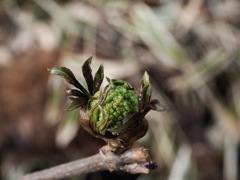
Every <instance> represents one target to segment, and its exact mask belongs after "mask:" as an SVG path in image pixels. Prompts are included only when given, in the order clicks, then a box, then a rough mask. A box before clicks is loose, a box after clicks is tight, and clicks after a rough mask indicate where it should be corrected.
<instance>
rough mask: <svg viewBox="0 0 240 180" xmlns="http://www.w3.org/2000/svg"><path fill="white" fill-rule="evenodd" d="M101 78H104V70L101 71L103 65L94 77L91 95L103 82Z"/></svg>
mask: <svg viewBox="0 0 240 180" xmlns="http://www.w3.org/2000/svg"><path fill="white" fill-rule="evenodd" d="M103 78H104V69H103V65H101V66H100V67H99V68H98V70H97V72H96V74H95V76H94V81H93V94H95V93H96V92H97V91H98V90H99V88H100V86H101V84H102V82H103Z"/></svg>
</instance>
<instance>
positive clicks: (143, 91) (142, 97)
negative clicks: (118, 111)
mask: <svg viewBox="0 0 240 180" xmlns="http://www.w3.org/2000/svg"><path fill="white" fill-rule="evenodd" d="M151 93H152V88H151V84H150V82H149V75H148V74H147V72H145V73H144V75H143V77H142V79H141V86H140V90H139V94H138V106H139V111H141V110H142V109H145V108H146V106H147V104H148V103H149V101H150V98H151Z"/></svg>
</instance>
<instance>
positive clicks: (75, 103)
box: [67, 98, 88, 111]
mask: <svg viewBox="0 0 240 180" xmlns="http://www.w3.org/2000/svg"><path fill="white" fill-rule="evenodd" d="M70 99H71V100H72V103H71V104H70V106H69V107H68V109H67V111H72V110H74V109H77V108H79V107H81V106H83V105H86V104H87V101H88V100H87V99H86V98H70Z"/></svg>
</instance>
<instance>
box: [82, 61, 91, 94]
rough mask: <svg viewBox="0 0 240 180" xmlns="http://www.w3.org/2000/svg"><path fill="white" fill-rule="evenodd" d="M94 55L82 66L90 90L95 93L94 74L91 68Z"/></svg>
mask: <svg viewBox="0 0 240 180" xmlns="http://www.w3.org/2000/svg"><path fill="white" fill-rule="evenodd" d="M91 63H92V57H89V58H88V59H87V60H86V61H85V63H84V64H83V66H82V73H83V76H84V78H85V80H86V82H87V86H88V91H89V92H90V94H93V76H92V69H91V66H90V65H91Z"/></svg>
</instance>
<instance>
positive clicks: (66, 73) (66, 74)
mask: <svg viewBox="0 0 240 180" xmlns="http://www.w3.org/2000/svg"><path fill="white" fill-rule="evenodd" d="M48 71H49V72H50V73H51V74H54V75H59V76H61V77H62V78H64V79H65V80H66V81H67V82H68V83H70V84H72V85H73V86H75V87H76V88H78V89H79V90H81V91H82V92H83V93H84V94H86V95H87V96H88V97H90V94H89V93H88V92H87V90H86V89H85V88H84V87H83V86H82V85H81V84H80V83H79V82H78V80H77V79H76V78H75V76H74V74H73V73H72V71H71V70H70V69H68V68H66V67H54V68H51V69H48Z"/></svg>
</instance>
